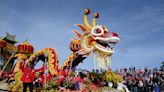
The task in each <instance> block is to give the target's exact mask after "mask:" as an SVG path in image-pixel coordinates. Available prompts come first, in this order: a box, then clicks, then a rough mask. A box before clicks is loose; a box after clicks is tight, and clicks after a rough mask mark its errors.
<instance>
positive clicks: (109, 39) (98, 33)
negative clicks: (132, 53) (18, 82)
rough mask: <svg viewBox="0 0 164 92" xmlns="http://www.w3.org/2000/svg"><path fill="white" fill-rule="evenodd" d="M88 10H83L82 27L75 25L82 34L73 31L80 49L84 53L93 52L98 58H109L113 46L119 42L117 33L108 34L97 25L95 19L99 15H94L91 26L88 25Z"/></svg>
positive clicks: (105, 28)
mask: <svg viewBox="0 0 164 92" xmlns="http://www.w3.org/2000/svg"><path fill="white" fill-rule="evenodd" d="M89 14H90V10H89V9H85V15H84V25H82V24H76V26H78V27H80V29H81V30H82V31H83V34H81V33H79V32H78V31H77V30H73V31H74V32H75V33H76V34H77V36H78V37H79V38H80V40H81V48H82V49H83V50H85V51H86V52H90V53H91V52H94V53H97V54H99V55H100V56H103V57H105V56H111V55H112V54H113V53H114V46H115V44H116V43H118V42H119V41H120V39H119V36H118V35H117V33H114V32H109V30H108V28H107V27H106V26H103V25H97V24H96V19H97V18H98V17H99V13H97V12H95V13H94V18H93V21H92V25H90V24H89V23H88V15H89Z"/></svg>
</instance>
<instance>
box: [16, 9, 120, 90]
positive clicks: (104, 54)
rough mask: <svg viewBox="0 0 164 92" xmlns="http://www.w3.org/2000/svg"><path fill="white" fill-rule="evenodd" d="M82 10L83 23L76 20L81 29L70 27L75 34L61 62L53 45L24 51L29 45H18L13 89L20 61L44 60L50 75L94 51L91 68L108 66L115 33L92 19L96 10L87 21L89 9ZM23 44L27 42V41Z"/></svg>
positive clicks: (109, 65) (80, 60) (115, 40)
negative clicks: (59, 64)
mask: <svg viewBox="0 0 164 92" xmlns="http://www.w3.org/2000/svg"><path fill="white" fill-rule="evenodd" d="M84 13H85V14H84V25H83V24H76V26H78V27H79V28H80V29H81V31H82V33H80V32H79V31H77V30H73V31H72V32H74V33H75V34H76V35H77V37H78V38H73V40H72V41H71V43H70V46H69V47H70V50H71V51H72V53H71V54H70V55H69V56H68V58H67V59H66V61H64V64H63V65H62V66H58V56H57V53H56V51H55V49H53V48H44V49H42V50H39V51H36V52H34V53H32V52H31V53H28V52H29V51H32V50H33V49H30V50H29V48H30V47H25V46H24V47H23V45H21V46H18V54H16V55H15V57H16V58H17V59H18V62H17V63H16V65H15V69H14V74H15V75H14V76H15V80H16V82H15V86H14V87H13V90H16V89H17V88H18V87H19V86H21V81H20V78H21V75H22V71H21V69H20V67H21V65H22V64H23V66H29V65H30V64H34V65H36V64H37V62H38V61H39V60H42V61H44V62H47V66H48V71H49V74H50V75H51V76H58V74H59V71H60V69H75V68H76V66H77V65H78V64H79V63H81V62H82V61H83V60H84V59H85V58H86V57H88V56H89V55H90V54H92V53H94V68H95V69H96V70H109V69H110V68H111V55H112V54H113V53H114V46H115V44H116V43H118V42H119V41H120V38H119V36H118V35H117V34H116V33H114V32H110V31H109V30H108V28H107V27H106V26H104V25H98V24H97V23H96V20H97V19H98V18H99V13H97V12H95V13H94V18H93V20H92V24H91V25H90V23H89V20H88V15H89V14H90V10H89V9H85V11H84ZM24 44H26V45H29V43H28V42H27V41H25V42H24ZM20 48H23V49H20ZM26 49H27V51H26ZM22 62H24V63H22Z"/></svg>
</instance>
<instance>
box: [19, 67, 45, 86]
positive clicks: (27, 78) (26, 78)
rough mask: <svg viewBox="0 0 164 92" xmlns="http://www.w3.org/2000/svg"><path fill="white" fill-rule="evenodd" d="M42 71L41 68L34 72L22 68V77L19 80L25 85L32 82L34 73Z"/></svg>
mask: <svg viewBox="0 0 164 92" xmlns="http://www.w3.org/2000/svg"><path fill="white" fill-rule="evenodd" d="M43 69H44V68H43V67H42V68H40V69H36V70H34V69H31V68H30V67H24V68H22V71H23V76H22V78H21V80H22V81H23V82H25V83H30V82H33V81H34V79H35V73H36V72H38V71H40V70H42V71H44V70H43Z"/></svg>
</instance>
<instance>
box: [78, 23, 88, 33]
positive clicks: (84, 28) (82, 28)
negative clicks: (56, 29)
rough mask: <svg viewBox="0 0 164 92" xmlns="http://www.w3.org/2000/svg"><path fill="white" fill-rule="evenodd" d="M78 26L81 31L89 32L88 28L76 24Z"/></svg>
mask: <svg viewBox="0 0 164 92" xmlns="http://www.w3.org/2000/svg"><path fill="white" fill-rule="evenodd" d="M75 25H76V26H78V27H80V29H81V30H82V31H83V32H86V31H88V30H87V28H86V27H85V26H83V25H82V24H75Z"/></svg>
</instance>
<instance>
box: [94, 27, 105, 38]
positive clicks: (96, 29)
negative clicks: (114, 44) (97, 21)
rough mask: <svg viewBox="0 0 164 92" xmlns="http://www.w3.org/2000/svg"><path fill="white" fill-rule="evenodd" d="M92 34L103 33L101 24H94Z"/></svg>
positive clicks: (98, 34)
mask: <svg viewBox="0 0 164 92" xmlns="http://www.w3.org/2000/svg"><path fill="white" fill-rule="evenodd" d="M92 34H93V35H94V36H101V35H103V34H104V30H103V28H102V27H101V26H96V27H94V28H93V29H92Z"/></svg>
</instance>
